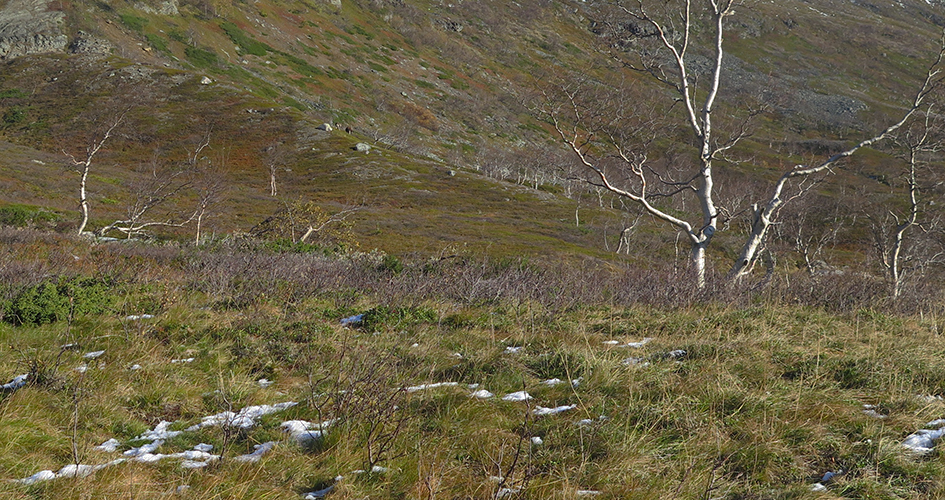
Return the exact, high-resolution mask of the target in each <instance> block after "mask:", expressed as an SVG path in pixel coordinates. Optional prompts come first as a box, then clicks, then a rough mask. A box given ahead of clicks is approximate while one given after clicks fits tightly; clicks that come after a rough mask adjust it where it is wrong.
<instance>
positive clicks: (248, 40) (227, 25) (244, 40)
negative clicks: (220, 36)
mask: <svg viewBox="0 0 945 500" xmlns="http://www.w3.org/2000/svg"><path fill="white" fill-rule="evenodd" d="M220 28H221V29H222V30H223V32H224V33H226V35H227V36H228V37H230V40H232V41H233V43H234V44H235V45H236V46H237V47H239V48H240V49H241V50H242V52H243V53H244V54H251V55H254V56H259V57H264V56H265V55H266V54H268V53H269V52H272V51H273V49H272V47H270V46H269V45H267V44H265V43H263V42H260V41H259V40H256V39H254V38H252V37H250V36H249V35H247V34H246V32H244V31H243V30H241V29H239V27H237V26H236V25H235V24H233V23H231V22H229V21H224V22H222V23H220Z"/></svg>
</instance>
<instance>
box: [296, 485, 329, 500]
mask: <svg viewBox="0 0 945 500" xmlns="http://www.w3.org/2000/svg"><path fill="white" fill-rule="evenodd" d="M333 489H335V485H331V486H329V487H327V488H322V489H320V490H317V491H311V492H309V493H306V494H304V495H302V500H317V499H319V498H325V496H326V495H328V494H329V493H331V490H333Z"/></svg>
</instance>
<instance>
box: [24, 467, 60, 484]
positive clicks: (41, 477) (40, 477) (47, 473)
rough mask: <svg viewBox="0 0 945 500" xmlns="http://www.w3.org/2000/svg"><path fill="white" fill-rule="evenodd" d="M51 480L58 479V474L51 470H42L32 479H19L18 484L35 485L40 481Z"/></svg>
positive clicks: (31, 477)
mask: <svg viewBox="0 0 945 500" xmlns="http://www.w3.org/2000/svg"><path fill="white" fill-rule="evenodd" d="M51 479H56V473H55V472H53V471H51V470H41V471H39V472H37V473H36V474H33V475H32V476H30V477H24V478H23V479H17V481H16V482H18V483H21V484H33V483H38V482H40V481H49V480H51Z"/></svg>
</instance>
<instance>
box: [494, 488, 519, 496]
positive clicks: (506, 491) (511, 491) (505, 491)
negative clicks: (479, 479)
mask: <svg viewBox="0 0 945 500" xmlns="http://www.w3.org/2000/svg"><path fill="white" fill-rule="evenodd" d="M520 491H522V490H521V489H519V488H502V489H500V490H499V491H497V492H496V493H495V497H496V498H506V497H510V496H513V495H517V494H518V493H519V492H520Z"/></svg>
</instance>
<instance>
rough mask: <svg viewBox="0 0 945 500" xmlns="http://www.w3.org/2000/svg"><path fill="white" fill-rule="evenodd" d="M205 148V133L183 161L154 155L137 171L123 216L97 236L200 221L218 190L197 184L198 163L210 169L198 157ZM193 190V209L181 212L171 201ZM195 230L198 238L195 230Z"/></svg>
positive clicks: (211, 184)
mask: <svg viewBox="0 0 945 500" xmlns="http://www.w3.org/2000/svg"><path fill="white" fill-rule="evenodd" d="M209 146H210V132H209V131H208V132H207V133H206V134H205V135H203V136H201V139H200V140H199V141H198V143H197V145H196V146H194V149H193V150H192V151H190V152H188V154H187V157H186V158H185V159H184V160H183V161H179V162H166V161H164V160H163V159H161V158H160V156H161V154H160V152H155V155H154V158H152V159H151V161H150V162H149V163H148V164H147V165H146V166H145V167H144V168H143V169H141V170H142V171H141V175H139V176H138V177H137V178H136V179H135V180H134V181H133V182H132V183H131V193H132V199H131V202H130V203H129V204H128V207H127V210H126V214H125V217H124V218H122V219H117V220H115V221H113V222H112V223H111V224H108V225H106V226H104V227H103V228H101V229H99V230H98V235H99V236H105V235H107V234H108V233H110V232H112V231H117V232H119V233H121V234H123V235H124V236H125V237H127V238H131V237H133V236H135V235H139V234H141V233H144V232H145V231H146V230H148V229H150V228H154V227H168V228H180V227H184V226H186V225H188V224H190V223H191V222H193V221H198V222H202V220H203V217H204V216H205V214H206V211H207V209H208V208H209V206H210V204H211V203H212V202H213V201H215V200H216V197H217V195H218V191H219V189H220V188H221V185H219V184H216V185H215V183H214V182H212V181H210V182H209V184H208V185H203V186H199V185H198V181H202V180H204V179H201V170H202V169H201V164H206V167H207V168H209V167H210V160H209V158H208V157H206V156H204V155H203V154H202V152H203V151H204V150H205V149H206V148H208V147H209ZM195 188H196V189H197V193H196V196H197V201H196V203H195V206H194V208H193V210H192V211H191V210H189V209H188V210H186V211H183V212H182V211H181V208H180V206H178V205H177V204H176V203H174V202H177V201H179V200H181V199H184V198H187V197H188V196H190V195H192V193H191V191H192V190H194V189H195ZM200 188H204V189H200ZM197 231H198V238H199V228H198V230H197Z"/></svg>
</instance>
